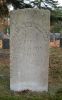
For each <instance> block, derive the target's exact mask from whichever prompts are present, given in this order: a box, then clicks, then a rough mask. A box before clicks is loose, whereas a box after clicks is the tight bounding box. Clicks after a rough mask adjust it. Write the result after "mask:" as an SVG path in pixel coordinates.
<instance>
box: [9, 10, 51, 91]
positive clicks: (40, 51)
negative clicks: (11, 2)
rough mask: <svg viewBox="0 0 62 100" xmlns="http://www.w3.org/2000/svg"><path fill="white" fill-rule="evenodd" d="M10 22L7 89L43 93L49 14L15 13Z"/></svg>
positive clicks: (22, 11) (45, 79)
mask: <svg viewBox="0 0 62 100" xmlns="http://www.w3.org/2000/svg"><path fill="white" fill-rule="evenodd" d="M10 19H11V26H10V32H11V33H10V89H11V90H14V91H22V90H27V89H28V90H32V91H47V90H48V66H49V52H48V49H49V37H48V34H49V24H50V23H49V20H50V13H49V11H48V10H43V9H41V10H39V9H22V10H16V11H14V12H12V13H11V17H10Z"/></svg>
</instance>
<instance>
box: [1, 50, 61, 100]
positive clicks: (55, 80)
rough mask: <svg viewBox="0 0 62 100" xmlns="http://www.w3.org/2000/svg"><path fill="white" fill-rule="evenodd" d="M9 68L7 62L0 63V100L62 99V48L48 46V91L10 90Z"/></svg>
mask: <svg viewBox="0 0 62 100" xmlns="http://www.w3.org/2000/svg"><path fill="white" fill-rule="evenodd" d="M3 60H4V59H3ZM3 62H4V61H3ZM9 70H10V67H9V64H7V63H3V64H0V100H62V48H50V63H49V91H48V92H42V93H41V92H31V91H25V92H19V93H16V92H13V91H10V88H9V85H10V84H9V83H10V80H9V79H10V78H9V76H10V75H9V74H10V72H9Z"/></svg>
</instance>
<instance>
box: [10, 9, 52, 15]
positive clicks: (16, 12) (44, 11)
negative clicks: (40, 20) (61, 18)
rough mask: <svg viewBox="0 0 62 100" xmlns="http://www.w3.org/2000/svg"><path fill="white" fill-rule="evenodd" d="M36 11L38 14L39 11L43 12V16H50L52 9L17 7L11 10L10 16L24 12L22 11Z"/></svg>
mask: <svg viewBox="0 0 62 100" xmlns="http://www.w3.org/2000/svg"><path fill="white" fill-rule="evenodd" d="M23 12H24V13H27V12H28V13H29V14H30V13H31V14H32V13H35V15H36V14H38V13H41V15H42V16H49V15H50V11H49V10H48V9H38V8H36V9H35V8H25V9H17V10H14V11H11V12H10V16H11V15H12V14H13V15H15V14H18V13H19V14H22V13H23Z"/></svg>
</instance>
